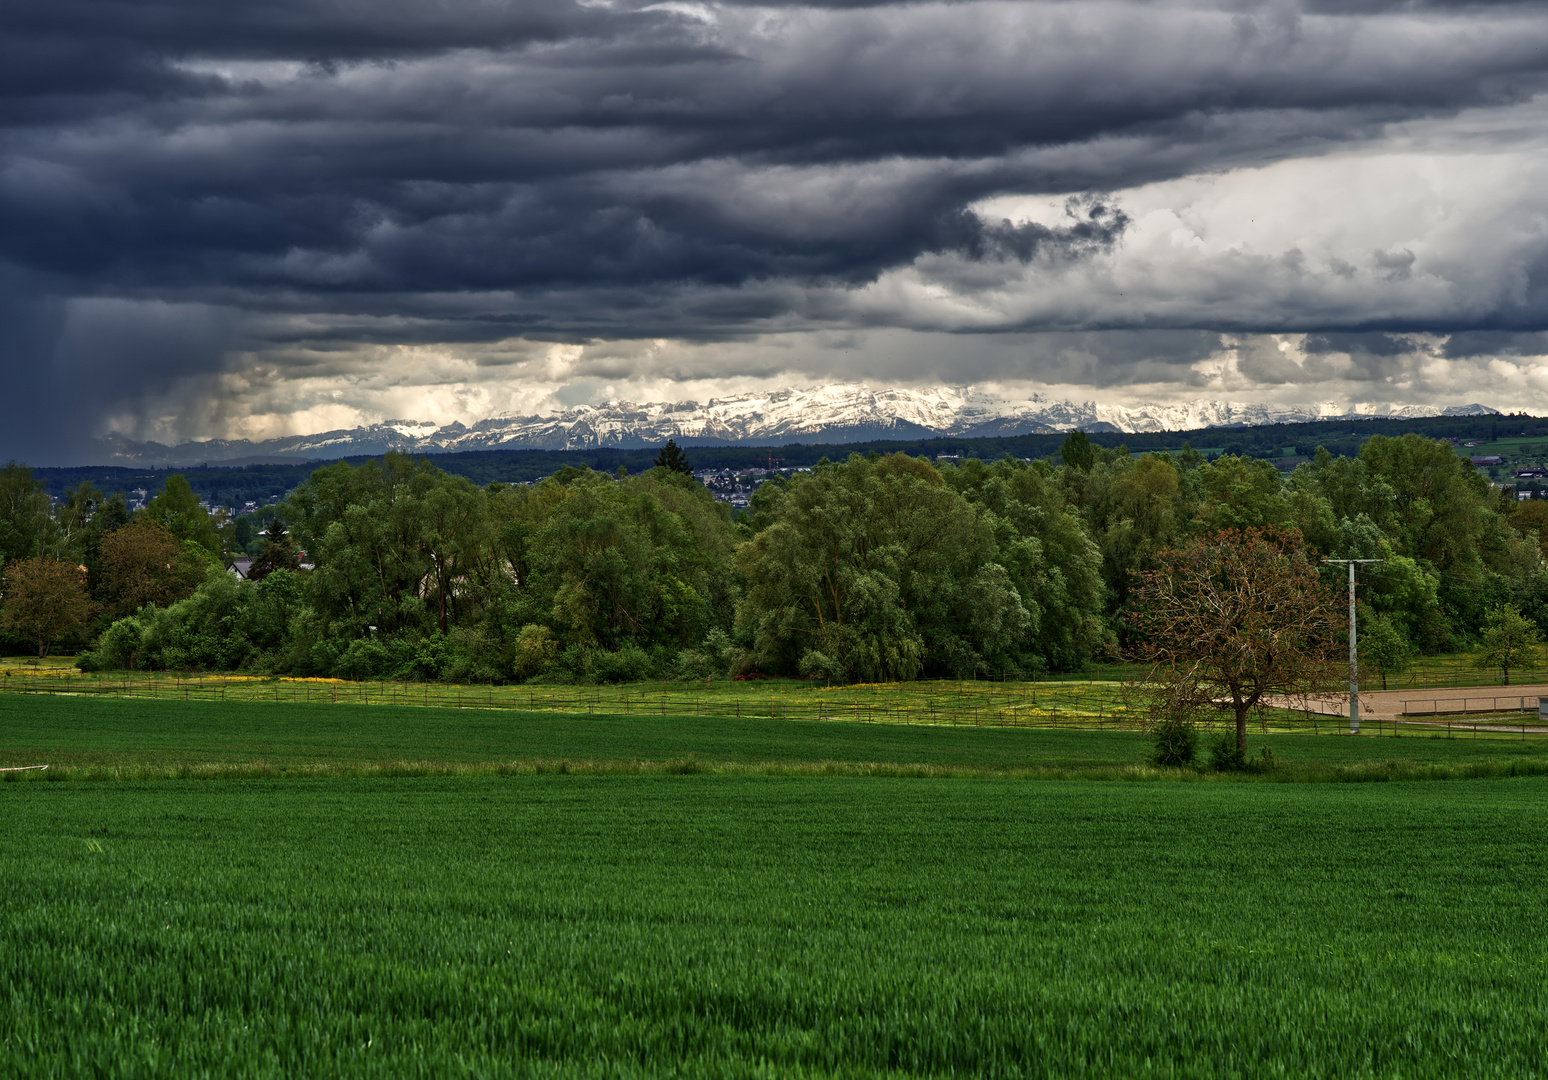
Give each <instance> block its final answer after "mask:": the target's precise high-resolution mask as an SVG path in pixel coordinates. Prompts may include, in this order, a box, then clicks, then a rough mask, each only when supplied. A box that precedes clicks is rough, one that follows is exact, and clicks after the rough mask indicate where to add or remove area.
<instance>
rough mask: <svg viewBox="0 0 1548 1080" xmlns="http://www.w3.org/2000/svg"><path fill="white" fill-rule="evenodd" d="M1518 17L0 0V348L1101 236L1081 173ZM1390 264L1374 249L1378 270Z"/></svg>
mask: <svg viewBox="0 0 1548 1080" xmlns="http://www.w3.org/2000/svg"><path fill="white" fill-rule="evenodd" d="M1545 14H1548V10H1545V8H1544V7H1542V6H1540V5H1535V4H1526V5H1514V6H1498V5H1491V6H1481V7H1478V8H1476V9H1473V8H1471V7H1470V6H1468V5H1453V4H1414V3H1410V2H1404V3H1393V4H1383V3H1375V2H1371V3H1365V4H1363V5H1356V6H1354V7H1351V6H1350V5H1345V4H1339V5H1334V4H1331V3H1321V4H1311V5H1307V6H1304V7H1303V6H1297V5H1294V4H1287V3H1269V4H1247V3H1231V2H1227V3H1223V4H1221V5H1218V6H1214V7H1210V6H1198V5H1188V4H1167V3H1160V4H1140V3H1112V4H1080V3H1068V4H1043V5H1029V4H1020V3H1014V2H1007V3H962V4H936V5H929V4H904V5H890V4H875V3H829V4H816V5H812V4H796V3H778V4H770V5H750V4H740V3H737V4H725V5H710V6H704V7H701V6H699V5H696V4H667V5H661V4H649V3H612V4H608V3H586V4H580V3H571V2H566V0H522V2H520V3H490V2H485V0H444V2H441V3H437V4H424V3H419V2H409V0H279V2H275V0H265V2H262V3H258V2H229V3H218V4H211V3H206V2H202V0H200V2H196V0H138V2H124V0H114V2H104V0H67V2H60V0H46V2H45V0H11V2H10V3H7V4H6V5H5V9H4V12H3V14H0V31H3V32H0V260H4V261H5V262H6V263H7V264H8V265H9V266H10V267H12V268H13V269H12V270H11V271H8V273H10V274H11V275H12V277H11V280H12V282H13V287H12V289H11V299H10V300H8V301H7V304H8V305H9V307H8V309H7V310H8V311H10V310H15V311H23V310H25V312H29V313H31V314H25V315H23V316H18V317H17V318H16V319H15V320H13V322H14V325H13V326H12V327H11V328H10V329H8V330H6V331H5V334H6V337H5V343H4V347H5V349H6V356H5V358H4V363H5V365H6V368H7V370H12V369H27V370H30V371H34V372H36V371H45V370H46V371H48V372H52V373H53V374H49V375H47V376H46V378H45V376H43V375H38V376H37V377H38V378H40V379H44V381H47V379H57V378H58V377H59V372H69V371H71V370H77V371H78V370H79V369H78V367H77V368H72V367H71V365H72V364H76V365H79V364H80V363H84V362H85V361H83V360H81V359H80V357H82V356H84V355H85V353H87V352H90V353H92V355H94V356H97V357H99V359H98V360H95V361H93V363H95V364H97V365H98V367H97V368H95V369H93V370H95V371H97V372H98V373H99V374H100V375H101V377H100V378H94V384H95V386H96V391H95V392H96V393H97V394H98V397H99V408H98V411H99V412H100V410H101V408H105V407H106V404H105V403H106V402H107V401H108V400H109V399H110V398H112V399H113V400H119V399H121V397H122V395H123V394H125V393H128V392H129V390H130V387H131V384H133V383H135V382H136V381H137V380H139V381H144V382H148V383H154V382H156V381H158V380H159V381H160V382H161V383H166V382H168V381H169V380H173V379H176V378H179V377H182V376H184V375H186V374H187V373H188V372H189V371H190V370H193V369H198V368H200V367H201V365H202V366H203V368H204V369H206V370H216V369H218V368H219V366H220V364H221V363H222V362H223V360H222V358H223V357H225V356H227V355H228V354H229V353H230V351H231V350H232V349H238V350H240V349H248V350H250V351H257V352H261V351H263V349H264V348H265V347H267V346H268V345H274V344H280V345H282V344H284V342H283V341H282V340H278V339H270V340H268V341H267V342H266V341H265V340H261V339H258V340H245V339H244V337H243V335H244V334H245V333H247V332H248V331H247V330H244V329H243V326H247V327H249V329H250V328H251V327H252V326H256V325H259V323H262V322H263V320H262V319H258V320H257V322H254V321H253V319H247V321H246V322H244V321H243V320H244V318H246V317H247V316H252V315H253V314H254V313H259V314H262V313H269V314H284V313H292V314H302V313H315V314H318V315H320V316H324V317H323V318H320V319H319V320H318V321H317V323H316V324H315V325H313V326H312V327H311V329H310V330H309V331H308V332H310V333H312V334H313V335H315V336H314V337H313V338H312V340H313V341H324V340H328V339H329V338H330V336H333V337H334V338H336V339H338V340H348V339H349V338H350V335H351V334H354V333H357V332H358V334H359V335H360V336H359V338H357V339H356V340H371V341H382V340H391V339H393V336H394V335H397V336H399V337H401V338H402V339H405V340H410V339H412V340H423V341H434V340H439V341H476V340H480V339H489V340H492V339H495V338H498V337H504V336H509V335H511V334H521V333H525V334H531V335H537V336H548V337H552V338H556V339H566V338H570V339H580V338H584V337H585V336H587V335H588V334H596V333H604V332H606V333H611V334H620V335H623V336H631V335H632V336H652V335H675V336H680V337H687V338H692V337H700V338H704V337H715V336H734V335H736V334H738V333H745V332H749V327H750V326H751V325H752V324H754V323H762V322H767V321H769V320H774V319H778V318H780V317H784V316H789V317H791V318H815V319H818V320H819V321H820V320H821V319H822V318H824V317H825V316H826V314H827V313H830V312H831V313H833V314H834V317H835V318H837V317H838V315H837V308H838V306H839V301H838V300H837V299H835V297H840V298H841V297H842V295H843V291H844V290H847V289H853V288H854V287H855V286H857V285H861V284H863V283H866V282H869V281H873V280H875V279H876V278H877V277H878V275H881V274H883V273H885V272H886V271H888V270H889V269H892V268H896V267H899V266H904V265H908V264H909V263H910V262H911V261H912V260H915V259H917V258H919V257H921V256H923V255H927V254H930V253H938V254H948V255H952V256H954V257H956V258H960V259H962V260H964V261H966V262H967V263H969V264H973V263H984V264H996V263H1008V264H1026V263H1038V264H1044V263H1047V264H1057V263H1059V262H1061V261H1065V262H1069V261H1078V260H1080V259H1081V258H1083V257H1086V256H1089V255H1091V254H1094V253H1097V252H1101V251H1106V250H1109V249H1111V248H1112V247H1113V246H1114V245H1115V244H1117V243H1120V242H1121V239H1122V237H1123V236H1124V235H1125V229H1126V226H1128V225H1129V220H1128V218H1127V217H1126V216H1125V211H1124V210H1123V209H1122V207H1121V206H1120V205H1114V204H1113V203H1111V202H1104V201H1103V200H1102V198H1101V197H1100V194H1099V193H1101V192H1104V191H1112V190H1115V189H1118V188H1123V187H1126V186H1131V185H1135V184H1139V183H1144V182H1148V181H1153V180H1158V179H1165V178H1170V177H1176V176H1183V175H1187V174H1190V173H1195V172H1200V171H1209V170H1218V169H1224V168H1230V167H1233V166H1239V165H1252V164H1260V163H1263V162H1267V161H1272V160H1277V159H1281V158H1283V157H1286V156H1293V155H1296V154H1302V153H1310V152H1315V151H1317V150H1319V149H1321V148H1325V147H1327V146H1330V145H1336V144H1341V143H1357V142H1359V141H1360V140H1364V139H1368V138H1371V137H1373V136H1374V135H1376V134H1378V133H1379V132H1380V131H1381V130H1382V126H1383V125H1384V124H1386V123H1388V122H1391V121H1396V120H1403V119H1405V118H1416V117H1425V116H1444V115H1450V114H1453V113H1455V112H1456V111H1457V110H1459V109H1463V108H1466V107H1468V106H1475V105H1484V104H1492V103H1503V102H1512V101H1520V100H1524V99H1525V98H1527V97H1530V96H1531V95H1532V94H1534V93H1536V92H1537V91H1539V90H1540V89H1541V88H1542V86H1543V75H1544V72H1545V70H1548V48H1545V46H1548V19H1545V18H1544V15H1545ZM1069 191H1084V192H1088V193H1092V194H1091V195H1090V196H1089V197H1088V198H1087V199H1086V200H1085V201H1083V202H1080V203H1079V206H1080V207H1081V210H1080V213H1079V214H1077V215H1075V216H1074V217H1072V218H1069V219H1067V220H1065V221H1064V222H1062V223H1059V224H1054V225H1048V224H1037V223H1029V222H1017V223H1012V222H1000V221H995V220H986V219H985V218H982V217H980V216H979V215H978V214H977V213H975V212H974V211H973V210H972V209H971V207H972V205H973V204H974V203H975V202H976V201H978V200H981V199H984V198H987V197H991V196H995V195H998V194H1001V193H1005V192H1023V193H1025V192H1048V193H1065V192H1069ZM1099 207H1100V212H1098V208H1099ZM1414 261H1415V256H1414V255H1413V254H1412V253H1411V252H1405V251H1403V250H1396V251H1393V252H1382V253H1379V258H1377V259H1376V262H1377V263H1378V264H1379V265H1380V268H1381V271H1382V273H1384V274H1386V275H1387V279H1388V280H1397V279H1400V278H1404V276H1405V275H1408V274H1409V273H1411V272H1416V271H1413V266H1414ZM1540 276H1541V275H1538V277H1540ZM1532 280H1537V278H1536V277H1534V278H1532ZM1534 288H1536V287H1534ZM823 289H830V290H838V292H837V293H834V294H832V295H829V296H826V297H825V296H823V295H819V293H820V291H821V290H823ZM1541 291H1542V290H1541V289H1540V288H1536V291H1535V292H1534V291H1533V290H1532V289H1529V290H1528V294H1527V295H1529V297H1535V296H1536V295H1537V293H1538V292H1541ZM69 297H75V298H94V300H95V301H103V300H107V299H112V298H117V299H119V300H123V301H125V302H138V303H142V304H146V305H149V307H147V308H146V310H144V311H139V312H133V311H131V310H130V309H129V308H127V307H125V308H118V309H115V308H112V307H111V306H104V305H102V304H101V303H99V304H98V306H97V307H95V308H82V309H80V310H77V311H76V312H75V314H74V316H73V322H71V323H70V327H71V330H70V333H71V334H74V335H75V336H74V337H67V338H62V337H61V335H62V334H63V333H64V331H63V330H59V329H57V326H56V324H57V323H58V319H57V318H56V317H55V316H53V315H46V314H38V313H40V312H42V313H46V312H51V311H55V310H56V308H57V305H58V303H59V300H60V298H69ZM18 298H20V299H18ZM50 305H54V306H53V307H50ZM156 305H161V306H160V307H157V306H156ZM201 305H202V306H201ZM1529 306H1531V305H1529ZM216 309H221V310H224V311H225V312H226V314H223V315H221V316H219V317H218V318H217V317H215V316H213V315H211V316H208V317H207V318H205V321H204V322H199V320H197V319H195V320H194V322H195V323H196V324H197V325H196V326H195V327H194V328H193V329H187V328H184V329H183V330H181V331H179V332H176V333H174V332H173V330H172V328H171V327H172V324H173V323H175V322H178V319H176V318H173V316H172V315H171V314H169V313H184V314H186V313H187V312H190V311H194V310H199V311H206V312H208V311H214V310H216ZM389 316H399V317H401V319H400V321H399V322H397V323H395V324H393V325H391V326H388V325H386V324H385V322H384V320H386V319H387V318H388V317H389ZM1314 317H1315V316H1313V318H1314ZM1492 317H1493V316H1492V315H1491V314H1490V313H1488V312H1485V313H1483V314H1482V315H1480V316H1479V317H1478V318H1479V319H1480V320H1482V321H1484V322H1487V321H1488V320H1489V319H1490V318H1492ZM1537 317H1539V313H1538V312H1536V310H1535V307H1534V309H1533V310H1531V311H1522V310H1516V311H1515V312H1514V313H1513V314H1511V316H1510V318H1511V320H1513V321H1512V323H1511V324H1512V325H1516V326H1520V325H1522V324H1523V322H1530V321H1531V320H1532V319H1534V318H1537ZM201 318H204V317H202V316H201ZM1186 318H1187V317H1186V316H1179V317H1178V319H1177V320H1174V322H1175V321H1186ZM50 319H54V322H50ZM352 319H356V320H357V321H354V322H352V321H351V320H352ZM1207 321H1208V320H1207V319H1200V320H1199V323H1200V325H1202V324H1204V323H1206V322H1207ZM1220 321H1221V323H1222V324H1224V323H1229V322H1230V319H1229V318H1224V317H1222V318H1221V320H1220ZM217 324H218V325H217ZM60 325H62V324H60ZM264 325H268V326H273V325H275V323H274V322H272V321H271V322H269V323H266V324H264ZM50 326H56V329H55V330H54V331H50V330H49V329H48V327H50ZM17 327H20V329H18V328H17ZM51 334H52V336H51ZM163 335H165V336H163ZM383 335H385V336H383ZM83 342H85V343H89V347H88V345H87V344H82V343H83ZM158 342H164V345H161V344H158ZM83 350H84V351H83ZM72 358H74V359H72ZM201 358H202V359H201ZM29 377H32V376H29ZM0 419H4V418H0ZM61 422H62V421H61ZM17 430H19V429H17Z"/></svg>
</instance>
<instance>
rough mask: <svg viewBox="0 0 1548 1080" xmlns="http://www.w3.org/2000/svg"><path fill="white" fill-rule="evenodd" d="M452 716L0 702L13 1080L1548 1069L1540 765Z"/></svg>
mask: <svg viewBox="0 0 1548 1080" xmlns="http://www.w3.org/2000/svg"><path fill="white" fill-rule="evenodd" d="M374 700H380V699H374ZM468 705H469V707H467V708H461V709H452V708H426V707H424V704H423V703H420V704H418V705H414V706H410V705H400V704H372V705H369V706H367V705H364V704H345V703H340V704H334V703H333V702H332V701H328V702H326V703H324V702H321V701H313V702H311V703H307V702H305V701H301V702H290V701H284V700H281V701H279V702H275V701H273V700H252V701H238V700H233V699H229V698H228V699H227V700H225V701H219V700H218V699H213V700H212V699H210V698H204V699H202V700H201V699H199V698H198V697H195V696H191V697H190V698H189V699H188V700H182V699H171V698H168V697H162V698H159V699H157V698H149V697H124V698H120V697H115V696H110V695H105V694H101V693H96V694H84V695H82V694H68V693H67V694H57V693H54V694H48V693H6V694H0V766H3V767H8V768H9V767H14V766H19V765H36V764H47V765H49V766H50V768H49V769H48V770H47V771H46V772H4V773H0V778H3V779H4V780H5V781H7V782H4V783H0V881H3V882H4V888H3V889H0V988H3V994H4V997H3V1001H4V1004H5V1008H4V1009H0V1076H7V1077H9V1076H94V1077H95V1076H115V1077H138V1076H146V1077H152V1076H156V1077H160V1076H253V1077H260V1076H261V1077H271V1076H272V1077H288V1076H295V1075H311V1076H331V1075H345V1076H384V1077H385V1076H392V1077H399V1076H405V1077H414V1076H426V1077H428V1076H445V1075H457V1076H463V1075H466V1076H489V1077H495V1076H563V1077H583V1076H586V1077H590V1076H596V1077H603V1076H606V1077H627V1076H684V1077H722V1076H732V1077H737V1076H747V1077H753V1076H771V1077H772V1076H781V1077H783V1076H812V1077H818V1076H821V1077H830V1076H831V1077H850V1076H853V1077H859V1076H944V1075H974V1076H993V1077H999V1076H1006V1077H1010V1076H1047V1075H1060V1076H1064V1075H1070V1076H1082V1075H1086V1076H1157V1077H1162V1076H1166V1077H1173V1076H1200V1077H1203V1076H1209V1077H1214V1076H1229V1075H1255V1076H1257V1075H1287V1074H1293V1075H1338V1076H1469V1077H1472V1076H1510V1077H1525V1076H1536V1075H1542V1074H1543V1073H1544V1072H1545V1071H1548V1068H1545V1065H1544V1062H1545V1060H1548V847H1545V845H1544V844H1543V838H1544V828H1545V826H1544V822H1545V821H1548V740H1535V741H1534V740H1531V739H1528V740H1525V741H1522V740H1520V739H1518V738H1516V737H1514V736H1505V735H1504V734H1502V733H1495V734H1493V735H1488V734H1485V735H1482V736H1481V737H1479V738H1471V737H1469V738H1455V739H1448V738H1444V737H1439V734H1440V733H1438V732H1437V733H1436V737H1423V738H1416V737H1402V738H1394V737H1384V736H1377V735H1372V734H1364V735H1361V736H1359V737H1349V736H1343V735H1339V736H1330V735H1327V734H1324V735H1321V736H1317V735H1313V734H1309V733H1306V732H1304V731H1291V730H1282V729H1271V730H1270V731H1269V732H1267V733H1261V732H1258V731H1256V730H1255V731H1254V732H1253V733H1252V736H1251V747H1252V750H1253V752H1254V753H1256V752H1257V751H1258V750H1260V749H1261V748H1264V747H1268V748H1271V750H1272V753H1273V755H1274V758H1275V760H1276V761H1277V762H1278V763H1279V766H1278V767H1277V768H1276V769H1274V770H1273V771H1271V772H1267V773H1263V774H1259V775H1234V774H1216V773H1200V772H1179V771H1176V770H1157V769H1154V768H1152V767H1150V766H1148V765H1145V764H1144V761H1145V757H1146V751H1147V742H1146V740H1145V737H1144V736H1143V734H1142V733H1140V732H1137V731H1135V730H1132V729H1121V728H1113V727H1111V726H1108V727H1105V728H1104V727H1102V726H1099V725H1098V724H1097V723H1093V722H1089V721H1088V722H1086V723H1084V724H1076V723H1071V724H1068V725H1065V726H1060V727H1021V726H1000V725H997V724H977V725H975V724H962V725H957V726H952V725H949V724H946V725H942V724H939V723H937V724H935V725H928V724H907V723H855V722H853V717H850V718H849V719H848V720H841V721H834V720H832V719H828V720H822V721H819V720H787V719H784V718H782V717H778V716H775V717H772V718H771V717H769V716H756V715H743V716H740V717H738V716H735V715H730V716H725V715H722V716H714V715H705V714H704V711H703V710H701V712H700V714H699V715H693V714H689V715H672V714H670V713H669V714H667V715H665V716H663V715H661V714H660V713H656V712H644V711H635V712H631V713H629V714H627V715H625V714H622V713H609V712H605V711H601V710H600V709H599V708H598V707H596V706H595V705H593V707H592V710H591V711H590V712H581V713H575V712H571V713H562V712H558V711H553V710H551V709H540V710H536V711H533V710H525V709H518V708H512V707H510V706H509V705H506V706H505V707H496V708H491V707H489V704H488V703H487V702H474V701H469V702H468ZM830 715H831V714H830ZM1328 726H1329V725H1326V724H1325V725H1324V728H1326V727H1328ZM564 774H568V775H564ZM55 780H63V781H64V782H53V781H55ZM1442 780H1444V781H1446V782H1440V781H1442ZM1176 781H1189V782H1176ZM1327 781H1397V782H1376V783H1372V782H1359V783H1330V782H1327Z"/></svg>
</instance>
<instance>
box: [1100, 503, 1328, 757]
mask: <svg viewBox="0 0 1548 1080" xmlns="http://www.w3.org/2000/svg"><path fill="white" fill-rule="evenodd" d="M1129 604H1130V611H1129V616H1128V619H1129V625H1130V626H1131V628H1132V629H1133V631H1134V644H1135V652H1136V653H1137V654H1138V656H1139V658H1140V659H1141V660H1143V661H1144V662H1145V663H1146V664H1148V665H1149V671H1148V674H1147V679H1148V681H1149V682H1150V683H1151V684H1152V685H1153V686H1154V687H1155V688H1156V692H1157V699H1156V700H1157V705H1158V707H1159V708H1160V709H1162V710H1163V711H1165V712H1167V713H1170V714H1172V715H1179V714H1181V715H1198V714H1200V713H1205V712H1207V711H1208V710H1217V711H1222V712H1227V713H1230V714H1231V715H1232V717H1233V718H1234V719H1235V721H1236V745H1237V748H1238V749H1239V750H1242V751H1245V750H1246V748H1247V715H1248V713H1250V712H1251V711H1252V710H1253V709H1256V708H1260V707H1262V706H1263V705H1265V704H1267V701H1268V699H1269V698H1272V697H1296V696H1301V695H1305V694H1310V693H1316V692H1318V691H1324V690H1329V689H1333V688H1334V687H1336V686H1337V685H1338V683H1339V680H1340V679H1341V678H1342V677H1343V676H1344V675H1345V673H1346V670H1347V669H1346V668H1345V666H1344V665H1345V664H1346V663H1347V661H1348V652H1347V647H1346V645H1345V642H1346V641H1347V632H1348V624H1347V621H1346V620H1347V615H1346V614H1345V610H1344V608H1343V606H1342V605H1341V604H1340V602H1339V598H1338V592H1337V589H1336V588H1335V587H1334V586H1332V585H1330V583H1329V582H1327V581H1325V580H1324V579H1323V577H1322V575H1321V574H1319V573H1318V570H1317V567H1316V566H1315V565H1313V563H1312V562H1311V561H1310V560H1309V559H1308V558H1307V557H1306V552H1305V549H1304V548H1303V546H1302V543H1301V537H1300V534H1299V533H1297V532H1295V531H1293V530H1291V531H1288V532H1281V531H1279V530H1277V529H1248V530H1227V531H1224V532H1216V533H1210V534H1208V535H1206V536H1202V537H1198V538H1196V539H1194V540H1191V541H1190V542H1188V543H1187V544H1185V545H1183V546H1182V547H1178V548H1172V549H1169V550H1167V551H1163V552H1160V553H1159V554H1158V555H1157V557H1156V568H1155V569H1153V570H1148V571H1145V572H1144V573H1142V574H1140V575H1139V584H1138V586H1137V587H1136V588H1135V589H1134V590H1133V591H1132V592H1131V593H1130V596H1129Z"/></svg>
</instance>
